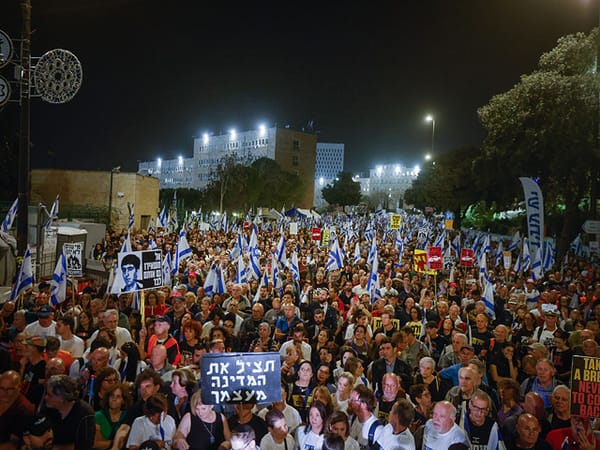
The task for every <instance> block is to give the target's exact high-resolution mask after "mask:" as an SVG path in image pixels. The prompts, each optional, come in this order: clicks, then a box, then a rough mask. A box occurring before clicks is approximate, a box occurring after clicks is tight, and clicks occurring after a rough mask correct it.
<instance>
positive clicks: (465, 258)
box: [460, 248, 475, 267]
mask: <svg viewBox="0 0 600 450" xmlns="http://www.w3.org/2000/svg"><path fill="white" fill-rule="evenodd" d="M474 262H475V252H474V251H473V249H472V248H463V249H462V250H461V251H460V265H461V266H464V267H473V263H474Z"/></svg>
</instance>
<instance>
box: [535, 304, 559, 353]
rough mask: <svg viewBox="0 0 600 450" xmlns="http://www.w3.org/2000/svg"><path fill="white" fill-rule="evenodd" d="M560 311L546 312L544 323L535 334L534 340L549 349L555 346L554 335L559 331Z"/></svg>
mask: <svg viewBox="0 0 600 450" xmlns="http://www.w3.org/2000/svg"><path fill="white" fill-rule="evenodd" d="M557 322H558V311H556V310H555V309H551V310H548V311H545V312H544V323H543V324H542V325H540V326H539V327H537V328H536V329H535V331H534V332H533V336H532V339H533V340H534V341H536V342H539V343H540V344H543V345H545V346H546V347H547V348H551V347H553V346H554V334H555V333H556V332H557V331H558V330H559V328H558V325H557Z"/></svg>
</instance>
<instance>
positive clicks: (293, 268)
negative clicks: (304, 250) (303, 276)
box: [290, 249, 300, 281]
mask: <svg viewBox="0 0 600 450" xmlns="http://www.w3.org/2000/svg"><path fill="white" fill-rule="evenodd" d="M290 272H292V278H293V279H294V281H298V280H300V265H299V264H298V252H297V251H296V249H294V253H292V262H291V264H290Z"/></svg>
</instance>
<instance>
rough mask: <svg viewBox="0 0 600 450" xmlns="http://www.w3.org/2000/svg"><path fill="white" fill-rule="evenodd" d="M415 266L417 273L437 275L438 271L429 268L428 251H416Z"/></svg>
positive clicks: (414, 256)
mask: <svg viewBox="0 0 600 450" xmlns="http://www.w3.org/2000/svg"><path fill="white" fill-rule="evenodd" d="M413 265H414V268H415V272H419V273H426V274H427V275H435V274H437V271H436V270H431V269H429V268H428V266H427V251H425V250H420V249H415V253H414V255H413Z"/></svg>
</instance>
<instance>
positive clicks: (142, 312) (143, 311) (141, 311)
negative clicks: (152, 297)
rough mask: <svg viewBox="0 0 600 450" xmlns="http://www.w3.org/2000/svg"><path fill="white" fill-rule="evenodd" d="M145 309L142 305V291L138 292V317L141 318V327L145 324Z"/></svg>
mask: <svg viewBox="0 0 600 450" xmlns="http://www.w3.org/2000/svg"><path fill="white" fill-rule="evenodd" d="M145 312H146V307H145V305H144V291H143V290H142V291H140V316H141V322H142V326H144V324H145V323H146V314H145Z"/></svg>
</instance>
